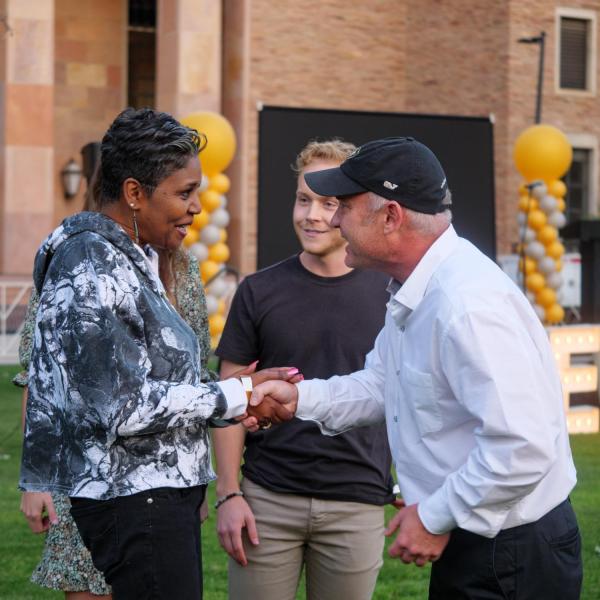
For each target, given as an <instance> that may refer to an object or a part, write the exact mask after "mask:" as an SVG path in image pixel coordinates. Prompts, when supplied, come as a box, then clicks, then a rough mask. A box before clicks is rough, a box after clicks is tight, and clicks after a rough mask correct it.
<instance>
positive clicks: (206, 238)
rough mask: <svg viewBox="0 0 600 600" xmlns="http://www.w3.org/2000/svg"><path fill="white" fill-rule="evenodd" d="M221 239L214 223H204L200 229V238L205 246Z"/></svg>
mask: <svg viewBox="0 0 600 600" xmlns="http://www.w3.org/2000/svg"><path fill="white" fill-rule="evenodd" d="M220 239H221V231H220V229H219V228H218V227H217V226H216V225H205V226H204V227H203V228H202V231H200V240H201V241H202V242H204V243H205V244H206V245H207V246H212V245H213V244H216V243H217V242H218V241H219V240H220Z"/></svg>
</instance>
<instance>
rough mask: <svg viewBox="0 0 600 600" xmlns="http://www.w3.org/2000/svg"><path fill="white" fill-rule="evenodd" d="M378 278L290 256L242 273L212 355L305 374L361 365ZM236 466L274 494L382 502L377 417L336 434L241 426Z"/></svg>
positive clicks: (386, 460) (381, 309)
mask: <svg viewBox="0 0 600 600" xmlns="http://www.w3.org/2000/svg"><path fill="white" fill-rule="evenodd" d="M387 281H388V278H387V277H386V276H385V275H383V274H381V273H375V272H373V271H359V270H354V271H352V272H350V273H348V274H347V275H342V276H341V277H320V276H318V275H315V274H313V273H311V272H310V271H307V270H306V269H305V268H304V267H303V266H302V263H301V262H300V259H299V258H298V256H293V257H290V258H288V259H286V260H284V261H282V262H280V263H277V264H276V265H273V266H271V267H268V268H266V269H263V270H261V271H258V272H257V273H254V274H253V275H250V276H248V277H246V278H245V279H244V280H243V281H242V283H241V284H240V286H239V288H238V290H237V292H236V294H235V297H234V299H233V302H232V305H231V310H230V311H229V316H228V318H227V323H226V325H225V330H224V331H223V335H222V337H221V341H220V343H219V346H218V348H217V351H216V353H217V355H218V356H219V357H221V358H222V359H224V360H228V361H231V362H234V363H237V364H242V365H244V364H249V363H251V362H253V361H254V360H256V359H258V360H259V363H258V368H259V369H261V368H266V367H281V366H293V367H297V368H298V369H300V371H301V372H302V374H303V375H304V377H305V378H306V379H313V378H320V379H327V378H328V377H330V376H331V375H345V374H347V373H352V372H353V371H357V370H360V369H362V368H363V366H364V361H365V355H366V354H367V353H368V352H369V351H370V350H371V348H372V347H373V343H374V341H375V338H376V336H377V334H378V333H379V330H380V329H381V328H382V327H383V322H384V315H385V304H386V302H387V300H388V299H389V294H388V293H387V292H386V285H387ZM244 460H245V462H244V465H243V466H242V472H243V474H244V476H245V477H247V478H248V479H250V480H252V481H253V482H255V483H257V484H259V485H261V486H263V487H265V488H267V489H269V490H271V491H274V492H281V493H293V494H298V495H305V496H311V497H315V498H323V499H329V500H345V501H352V502H364V503H368V504H377V505H382V504H386V503H388V502H390V501H391V500H392V499H393V496H392V485H393V482H392V479H391V476H390V463H391V459H390V451H389V446H388V442H387V433H386V429H385V424H384V423H381V424H379V425H374V426H371V427H359V428H356V429H352V430H350V431H347V432H345V433H343V434H340V435H336V436H325V435H323V434H321V432H320V430H319V427H318V426H317V425H316V424H315V423H314V422H310V421H301V420H300V419H293V420H292V421H289V422H288V423H284V424H282V425H279V426H277V427H273V428H271V429H269V430H266V431H257V432H256V433H248V434H247V436H246V451H245V454H244Z"/></svg>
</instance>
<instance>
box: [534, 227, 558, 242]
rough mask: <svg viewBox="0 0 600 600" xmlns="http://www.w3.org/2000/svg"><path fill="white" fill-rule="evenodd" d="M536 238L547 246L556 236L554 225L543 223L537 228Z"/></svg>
mask: <svg viewBox="0 0 600 600" xmlns="http://www.w3.org/2000/svg"><path fill="white" fill-rule="evenodd" d="M537 238H538V240H540V242H542V244H544V246H547V245H548V244H551V243H552V242H554V241H555V240H556V239H557V238H558V231H557V229H556V227H552V225H544V226H543V227H542V228H541V229H539V230H538V232H537Z"/></svg>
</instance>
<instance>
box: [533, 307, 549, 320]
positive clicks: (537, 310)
mask: <svg viewBox="0 0 600 600" xmlns="http://www.w3.org/2000/svg"><path fill="white" fill-rule="evenodd" d="M533 310H534V311H535V314H536V315H537V316H538V319H539V320H540V321H543V320H544V319H545V318H546V311H545V310H544V309H543V307H541V306H540V305H539V304H534V305H533Z"/></svg>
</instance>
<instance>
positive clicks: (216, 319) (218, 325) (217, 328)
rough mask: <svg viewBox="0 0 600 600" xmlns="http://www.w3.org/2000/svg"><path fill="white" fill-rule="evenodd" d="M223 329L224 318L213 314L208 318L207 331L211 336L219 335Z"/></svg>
mask: <svg viewBox="0 0 600 600" xmlns="http://www.w3.org/2000/svg"><path fill="white" fill-rule="evenodd" d="M224 328H225V317H224V316H223V315H220V314H219V313H214V314H213V315H210V317H208V330H209V331H210V335H211V336H216V335H219V334H220V333H221V332H222V331H223V329H224Z"/></svg>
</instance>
